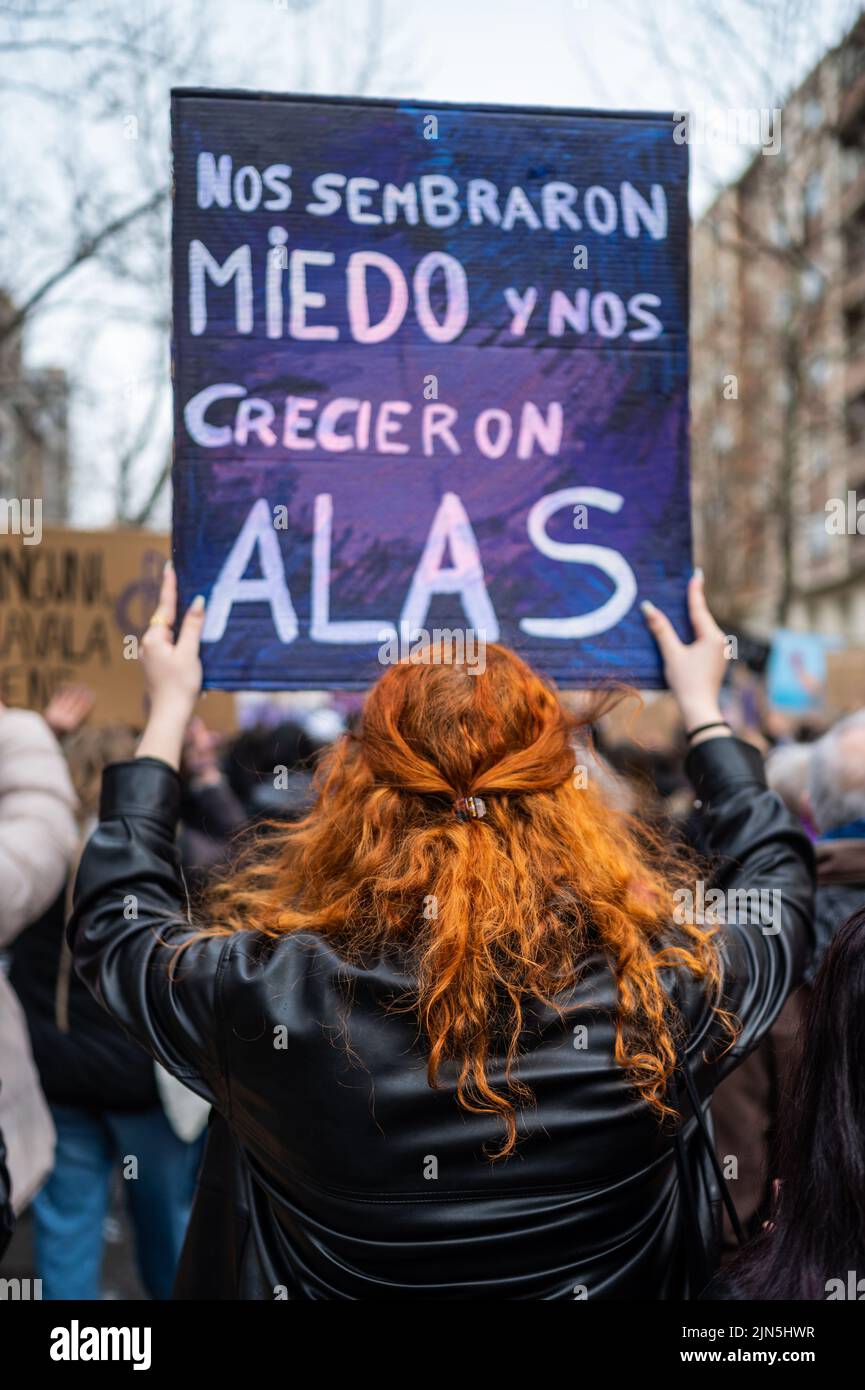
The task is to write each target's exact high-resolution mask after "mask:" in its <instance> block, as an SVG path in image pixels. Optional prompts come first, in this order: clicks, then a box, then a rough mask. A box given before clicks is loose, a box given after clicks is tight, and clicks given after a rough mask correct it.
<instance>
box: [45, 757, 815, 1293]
mask: <svg viewBox="0 0 865 1390" xmlns="http://www.w3.org/2000/svg"><path fill="white" fill-rule="evenodd" d="M688 770H689V775H690V777H691V780H692V782H693V784H694V786H695V789H696V792H697V795H698V797H699V798H700V799H701V801H702V803H703V812H702V814H703V818H704V828H705V835H706V843H707V845H708V847H709V849H710V850H711V851H712V852H713V853H715V854H717V855H718V856H720V866H719V871H718V876H717V879H716V882H718V883H719V884H720V886H722V887H724V888H727V889H742V890H745V889H751V890H755V889H756V890H763V891H764V892H767V893H769V894H771V893H773V892H775V893H777V894H778V895H779V897H778V898H776V899H774V900H772V901H773V902H774V904H775V905H776V906H777V908H778V912H779V919H778V925H779V928H780V929H779V930H778V931H777V932H769V933H766V932H762V931H761V930H760V929H759V927H756V926H752V925H742V926H728V927H725V928H724V929H723V930H724V955H725V980H726V995H727V1002H728V1005H729V1007H731V1008H732V1009H734V1010H735V1011H736V1012H737V1013H738V1015H739V1017H740V1020H741V1023H742V1032H741V1036H740V1038H739V1041H738V1043H737V1045H736V1046H735V1047H734V1048H733V1049H732V1050H730V1051H727V1052H726V1053H725V1054H724V1056H723V1057H722V1058H721V1060H720V1061H718V1060H714V1061H712V1062H710V1063H707V1062H705V1061H704V1060H703V1059H704V1054H705V1053H707V1052H708V1053H714V1054H715V1055H717V1052H718V1051H719V1048H718V1047H716V1046H714V1043H715V1042H716V1040H717V1038H718V1036H719V1025H718V1023H717V1021H716V1017H715V1015H714V1014H713V1012H712V1011H711V1009H710V1008H709V1007H708V1005H707V1003H706V1002H705V999H704V997H703V995H702V994H701V992H700V990H699V988H697V987H695V986H693V985H692V984H687V983H684V982H680V983H678V984H676V983H674V982H673V981H672V980H671V989H675V990H676V991H677V999H676V1002H677V1003H678V1005H679V1007H680V1008H681V1010H682V1011H683V1014H684V1016H685V1019H686V1023H687V1028H688V1037H689V1042H688V1053H689V1057H690V1061H691V1065H692V1068H693V1074H694V1076H695V1079H696V1082H697V1086H698V1088H699V1090H700V1092H701V1094H702V1095H703V1096H704V1097H706V1098H708V1096H709V1095H710V1094H711V1092H712V1089H713V1088H714V1087H715V1086H716V1085H717V1083H718V1082H719V1081H720V1080H721V1078H722V1077H723V1076H724V1075H726V1074H727V1073H728V1072H729V1071H731V1070H732V1068H733V1067H735V1066H736V1064H737V1062H739V1061H740V1060H741V1059H742V1057H743V1056H744V1055H745V1054H746V1053H747V1052H749V1051H750V1050H751V1049H752V1048H753V1047H754V1046H756V1044H757V1043H758V1042H759V1040H760V1039H761V1038H762V1036H763V1035H764V1033H765V1032H766V1031H767V1029H768V1028H769V1027H770V1025H771V1024H772V1022H773V1020H774V1019H775V1017H776V1015H777V1014H778V1012H779V1010H780V1008H781V1006H782V1004H783V1003H784V1000H785V998H786V997H787V995H788V994H789V992H790V990H791V989H792V988H793V986H794V985H795V984H796V983H797V981H798V980H799V979H800V978H801V975H802V973H803V970H804V968H805V966H806V964H807V961H808V956H809V952H810V950H811V948H812V925H811V916H812V902H813V863H812V853H811V848H810V845H809V843H808V840H807V839H806V837H805V835H804V834H802V833H801V831H800V830H799V829H798V828H797V827H796V826H795V825H794V823H793V820H792V819H791V817H790V816H789V814H788V813H787V811H786V810H785V809H784V807H783V806H782V804H781V801H780V800H779V798H778V797H777V796H776V795H775V794H774V793H772V792H770V791H768V790H767V789H766V786H765V783H764V780H763V775H762V767H761V761H760V758H759V756H758V755H757V754H756V753H755V752H754V750H753V749H751V748H749V747H747V746H746V745H745V744H743V743H739V742H738V741H737V740H734V739H712V740H709V741H707V742H705V743H703V744H702V745H700V746H698V747H697V748H696V749H695V750H694V751H693V752H692V754H691V756H690V759H689V765H688ZM179 793H180V789H179V783H178V780H177V778H176V777H175V775H174V773H173V772H172V771H171V770H170V768H168V767H167V766H166V765H165V764H163V763H161V762H159V761H157V760H153V759H146V758H145V759H140V760H138V761H137V762H133V763H122V764H117V765H115V766H113V767H111V768H109V769H108V770H107V772H106V774H105V779H104V785H103V795H102V810H101V823H100V825H99V827H98V828H97V830H96V831H95V832H94V834H93V837H92V839H91V840H90V843H89V845H88V847H87V849H86V851H85V854H84V857H83V860H82V862H81V866H80V869H79V873H78V881H77V885H76V894H75V903H76V905H75V911H74V914H73V917H72V919H71V922H70V925H69V933H70V942H71V943H72V945H73V949H74V954H75V962H76V965H77V968H78V970H79V972H80V974H81V976H82V978H83V979H84V980H85V981H86V983H87V984H88V985H89V987H90V988H91V989H92V990H93V992H94V994H95V995H96V996H97V998H99V999H100V1000H101V1002H102V1004H103V1005H104V1007H105V1008H106V1009H108V1010H109V1012H110V1013H111V1014H113V1016H114V1017H115V1018H116V1019H117V1020H118V1022H119V1023H121V1024H122V1025H123V1027H124V1028H125V1029H127V1031H128V1032H129V1033H130V1034H131V1035H132V1036H133V1037H134V1038H137V1039H138V1040H139V1042H140V1043H141V1044H142V1045H143V1046H144V1047H146V1048H147V1050H148V1051H149V1052H150V1053H151V1054H152V1055H153V1056H154V1057H156V1058H158V1060H159V1061H160V1062H161V1063H162V1064H163V1066H165V1067H167V1068H168V1070H169V1071H171V1072H173V1073H174V1074H175V1075H176V1076H178V1077H180V1079H181V1080H183V1081H185V1082H186V1083H187V1085H189V1086H191V1087H192V1089H193V1090H195V1091H197V1092H198V1093H199V1094H200V1095H202V1096H205V1097H207V1099H208V1100H210V1101H211V1102H212V1104H213V1106H214V1112H213V1120H212V1123H211V1128H210V1134H209V1137H208V1145H207V1151H206V1155H205V1159H204V1164H203V1168H202V1173H201V1178H200V1183H199V1190H198V1194H197V1197H196V1203H195V1207H194V1211H193V1216H192V1221H191V1224H190V1229H189V1234H188V1237H187V1242H186V1248H185V1251H184V1256H183V1259H182V1262H181V1269H180V1274H179V1277H178V1285H177V1288H176V1291H175V1296H177V1297H181V1298H226V1299H232V1298H239V1299H274V1298H286V1297H287V1298H292V1299H293V1298H325V1299H327V1298H334V1299H368V1298H380V1299H389V1298H399V1299H402V1298H421V1299H437V1298H444V1299H462V1298H504V1299H512V1298H513V1299H573V1298H575V1297H580V1296H588V1298H590V1299H593V1298H620V1299H626V1298H635V1299H655V1298H659V1299H660V1298H681V1297H684V1296H687V1295H688V1294H689V1292H690V1293H691V1294H694V1293H696V1292H699V1290H689V1289H688V1276H687V1272H686V1258H685V1252H684V1249H683V1245H684V1242H683V1239H682V1219H681V1210H680V1197H679V1185H678V1179H677V1174H676V1164H675V1158H674V1145H673V1141H672V1139H671V1136H670V1134H669V1132H668V1131H666V1130H664V1129H662V1128H661V1127H659V1125H658V1123H657V1122H656V1120H655V1119H654V1118H653V1116H652V1115H651V1114H650V1113H649V1111H648V1109H647V1107H646V1105H645V1103H644V1102H643V1101H642V1100H641V1099H640V1098H639V1097H638V1096H636V1095H635V1094H634V1093H633V1092H632V1091H631V1090H629V1087H628V1085H627V1084H626V1081H625V1078H624V1075H623V1073H622V1071H621V1069H620V1068H619V1067H618V1065H617V1064H616V1062H615V1060H614V1057H613V1033H614V1023H613V1020H614V1011H615V1004H616V999H615V990H614V986H613V980H612V977H611V973H610V971H609V968H608V966H607V963H606V960H605V959H604V957H603V956H602V955H601V954H600V953H597V954H596V955H593V956H591V957H590V958H589V959H588V960H587V961H586V970H585V974H584V976H583V978H582V981H581V983H580V985H579V986H578V988H577V991H576V993H575V995H574V997H573V998H572V999H571V1000H569V1001H568V1002H567V1006H566V1010H565V1015H564V1017H563V1018H561V1017H559V1016H558V1015H556V1014H554V1013H552V1012H550V1011H548V1010H546V1009H545V1008H540V1007H535V1008H534V1009H533V1010H531V1011H530V1013H529V1016H528V1018H527V1026H526V1032H525V1038H524V1041H523V1046H524V1056H523V1058H522V1061H521V1064H520V1074H521V1076H522V1077H523V1078H524V1079H525V1080H526V1081H527V1082H528V1083H529V1084H530V1085H531V1087H532V1088H533V1090H534V1094H535V1097H536V1105H535V1107H534V1108H530V1109H528V1110H527V1111H526V1112H525V1113H524V1115H523V1118H522V1122H521V1132H522V1136H523V1137H522V1139H521V1142H520V1145H519V1150H518V1152H517V1154H516V1155H515V1156H514V1157H512V1158H510V1159H509V1160H507V1161H506V1162H498V1163H491V1162H490V1161H489V1160H488V1158H486V1157H485V1156H484V1154H483V1152H482V1150H483V1146H484V1144H485V1143H489V1142H490V1141H492V1143H493V1144H495V1142H496V1141H497V1139H498V1137H499V1130H498V1128H497V1126H496V1124H495V1122H494V1121H492V1120H491V1119H490V1118H489V1117H484V1116H475V1115H470V1114H468V1113H467V1112H465V1111H463V1110H462V1109H460V1108H459V1107H458V1106H457V1104H456V1101H455V1099H454V1095H453V1092H452V1089H450V1088H448V1087H446V1088H445V1089H443V1090H439V1091H433V1090H430V1088H429V1086H428V1085H427V1080H426V1063H425V1058H424V1054H423V1048H422V1046H421V1044H420V1042H419V1039H418V1030H417V1026H416V1021H415V1020H413V1019H412V1018H411V1017H410V1016H408V1015H406V1014H405V1013H399V1012H386V1011H385V1009H384V1007H383V1005H386V1004H387V1002H388V1001H390V1000H393V999H394V998H395V997H396V996H398V995H400V994H402V993H403V992H404V991H405V990H406V988H407V987H408V985H409V980H408V978H407V976H406V974H405V972H404V971H403V969H402V968H401V966H400V964H399V962H398V960H396V959H384V958H380V959H376V960H373V961H369V962H367V964H366V965H365V967H364V968H362V969H361V968H355V967H348V966H346V964H345V963H344V962H343V961H341V960H340V959H339V957H338V956H337V955H335V954H334V952H333V949H332V947H331V946H330V944H328V943H327V942H326V941H325V940H323V939H322V938H321V937H320V936H318V935H317V934H315V933H312V932H305V933H298V934H295V935H291V936H288V937H284V938H282V939H280V940H279V941H278V942H277V943H275V944H274V943H270V944H268V943H267V942H266V941H265V940H264V939H263V938H259V937H257V936H256V935H255V934H254V933H239V934H236V935H233V936H231V937H228V938H212V937H211V938H208V939H206V940H205V941H203V942H201V943H199V944H196V945H193V946H192V947H190V949H189V950H188V951H187V952H185V953H184V954H183V956H182V957H181V959H180V965H179V968H178V969H177V971H176V973H175V978H174V979H172V978H170V976H169V971H168V963H169V956H170V954H171V950H172V948H173V947H174V946H175V945H176V944H177V943H178V942H180V941H182V940H183V939H184V938H185V937H186V936H187V935H188V934H189V931H190V928H189V926H188V924H187V922H186V919H185V908H184V891H183V885H182V881H181V878H180V876H179V874H178V869H177V859H176V852H175V844H174V839H175V823H176V817H177V808H178V801H179ZM130 894H131V895H134V898H135V899H136V900H137V916H136V917H133V916H131V913H130V911H129V907H128V905H129V901H130V898H129V895H130ZM124 903H126V904H127V911H126V913H124ZM679 979H680V981H681V977H679ZM581 1024H585V1025H586V1026H587V1029H588V1045H587V1046H586V1047H579V1046H577V1045H576V1039H575V1035H574V1030H575V1029H576V1028H577V1027H578V1026H579V1025H581ZM347 1044H349V1045H347ZM492 1076H493V1078H494V1079H497V1078H498V1079H500V1072H499V1071H497V1070H496V1068H495V1066H494V1067H493V1070H492ZM695 1128H696V1125H695V1121H694V1119H693V1116H692V1117H691V1119H690V1122H689V1124H688V1126H687V1130H686V1139H687V1142H688V1143H689V1144H690V1145H691V1147H692V1150H693V1149H695V1148H696V1141H695V1139H694V1131H695ZM705 1220H706V1221H707V1222H708V1221H709V1220H710V1217H709V1213H708V1209H707V1211H706V1216H705ZM583 1291H584V1292H583Z"/></svg>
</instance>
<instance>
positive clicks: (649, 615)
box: [640, 599, 682, 660]
mask: <svg viewBox="0 0 865 1390" xmlns="http://www.w3.org/2000/svg"><path fill="white" fill-rule="evenodd" d="M640 611H641V612H642V614H643V617H644V618H645V620H646V626H647V627H648V629H649V631H650V632H651V634H652V636H653V637H654V639H655V641H656V642H657V644H658V646H659V647H660V649H661V656H662V657H664V659H665V660H666V658H667V657H668V656H669V654H670V653H671V652H674V651H675V650H676V648H677V647H681V646H682V643H681V642H680V641H679V635H678V633H677V632H676V629H675V628H674V627H673V624H672V623H671V622H670V619H669V618H668V617H667V615H666V613H662V612H661V610H660V608H656V607H655V605H654V604H653V603H649V601H648V600H647V599H646V600H644V601H643V603H641V604H640Z"/></svg>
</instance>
